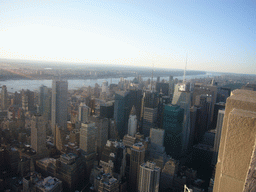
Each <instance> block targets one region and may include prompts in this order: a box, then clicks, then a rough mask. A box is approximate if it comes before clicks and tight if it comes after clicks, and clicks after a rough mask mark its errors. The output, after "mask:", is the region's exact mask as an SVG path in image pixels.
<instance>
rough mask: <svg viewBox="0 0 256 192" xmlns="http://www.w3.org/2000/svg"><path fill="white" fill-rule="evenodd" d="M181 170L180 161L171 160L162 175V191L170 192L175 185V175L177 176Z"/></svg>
mask: <svg viewBox="0 0 256 192" xmlns="http://www.w3.org/2000/svg"><path fill="white" fill-rule="evenodd" d="M178 169H179V161H177V160H175V159H172V158H170V159H169V160H168V161H167V162H166V164H165V166H164V168H163V170H162V173H161V178H160V189H161V191H165V190H168V189H170V188H171V187H172V185H173V178H174V176H175V174H177V172H178Z"/></svg>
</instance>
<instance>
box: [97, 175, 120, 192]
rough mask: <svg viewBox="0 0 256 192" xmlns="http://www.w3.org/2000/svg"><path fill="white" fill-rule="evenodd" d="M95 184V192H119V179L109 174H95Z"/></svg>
mask: <svg viewBox="0 0 256 192" xmlns="http://www.w3.org/2000/svg"><path fill="white" fill-rule="evenodd" d="M95 185H96V186H95V189H96V191H97V192H119V181H118V179H116V178H114V177H113V176H111V175H110V174H103V175H99V176H97V177H96V182H95Z"/></svg>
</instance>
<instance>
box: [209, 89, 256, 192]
mask: <svg viewBox="0 0 256 192" xmlns="http://www.w3.org/2000/svg"><path fill="white" fill-rule="evenodd" d="M255 125H256V92H255V91H250V90H242V89H237V90H234V91H233V92H232V94H231V96H230V97H229V98H228V99H227V103H226V108H225V115H224V120H223V125H222V132H221V139H220V146H219V155H218V161H217V166H216V173H215V181H214V188H213V191H214V192H231V191H232V192H233V191H242V192H247V191H256V179H255V170H256V147H255V143H256V127H255Z"/></svg>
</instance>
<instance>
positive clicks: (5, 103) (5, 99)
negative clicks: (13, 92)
mask: <svg viewBox="0 0 256 192" xmlns="http://www.w3.org/2000/svg"><path fill="white" fill-rule="evenodd" d="M1 106H2V110H6V109H7V108H8V95H7V87H6V85H3V86H2V90H1Z"/></svg>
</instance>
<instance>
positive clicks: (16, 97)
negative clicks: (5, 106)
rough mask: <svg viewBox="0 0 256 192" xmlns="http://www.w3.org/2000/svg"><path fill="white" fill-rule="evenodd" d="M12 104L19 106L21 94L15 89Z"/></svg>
mask: <svg viewBox="0 0 256 192" xmlns="http://www.w3.org/2000/svg"><path fill="white" fill-rule="evenodd" d="M14 105H18V106H20V107H21V94H20V93H18V92H17V91H15V93H14Z"/></svg>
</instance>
